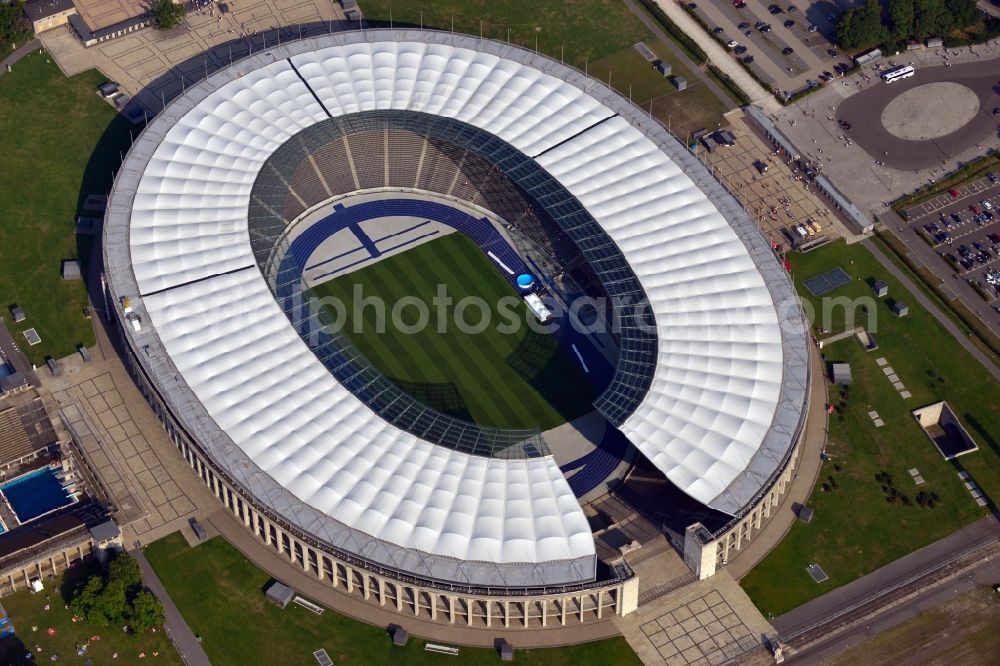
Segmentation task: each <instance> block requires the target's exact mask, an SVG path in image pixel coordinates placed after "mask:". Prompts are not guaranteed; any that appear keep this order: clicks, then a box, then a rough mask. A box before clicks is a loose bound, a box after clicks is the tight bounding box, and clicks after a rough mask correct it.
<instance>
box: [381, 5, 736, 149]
mask: <svg viewBox="0 0 1000 666" xmlns="http://www.w3.org/2000/svg"><path fill="white" fill-rule="evenodd" d="M361 8H362V10H363V11H364V13H365V17H366V18H367V19H368V20H369V21H371V22H373V23H378V22H384V23H385V24H388V22H389V18H390V17H389V12H390V10H391V11H392V21H393V24H394V25H396V26H399V25H401V24H403V23H408V24H413V25H420V24H421V12H423V21H422V23H423V26H424V27H427V28H437V29H442V30H450V29H451V26H452V17H454V27H455V31H456V32H464V33H467V34H470V35H477V36H478V35H479V29H480V21H482V30H483V35H484V36H485V37H489V38H492V39H496V40H499V41H507V28H508V27H510V29H511V32H510V41H511V43H513V44H519V45H521V46H524V47H526V48H530V49H533V48H535V38H536V37H537V38H538V50H539V51H541V52H542V53H545V54H547V55H549V56H551V57H553V58H557V59H559V58H562V59H563V60H564V61H565V62H566V63H567V64H570V65H573V66H575V67H577V68H578V69H581V70H583V69H586V70H587V71H588V72H589V73H590V74H591V75H592V76H593V77H595V78H597V79H599V80H601V81H604V82H605V83H607V82H608V71H609V70H610V72H611V86H612V87H613V88H615V89H616V90H617V91H618V92H620V93H621V94H622V95H625V96H626V97H627V96H628V94H629V86H630V85H631V87H632V100H633V101H634V102H635V103H636V104H638V105H639V106H640V107H642V108H645V109H648V108H649V100H653V115H654V116H656V118H658V119H659V120H660V121H661V122H662V123H663V124H664V125H666V124H667V119H668V117H669V118H670V122H671V129H672V130H673V132H674V133H675V134H677V135H678V136H680V137H682V138H683V137H684V136H685V135H686V134H687V133H688V132H690V131H693V130H696V129H699V128H701V127H713V126H715V125H716V123H719V122H721V121H722V114H723V113H725V112H726V110H727V109H726V105H725V104H724V103H723V102H722V101H721V100H720V99H719V98H717V97H716V96H715V95H714V93H712V91H711V90H709V89H708V87H707V86H706V85H705V84H704V83H703V82H702V81H701V80H700V79H698V78H697V77H696V76H694V74H693V73H691V72H690V71H689V70H688V69H687V68H686V67H684V66H683V65H681V63H680V61H679V60H678V59H677V57H676V56H675V55H674V50H675V49H676V48H677V47H676V46H674V45H667V44H664V43H662V42H660V41H658V40H655V39H653V35H652V33H650V32H649V30H648V29H647V28H646V26H645V25H644V24H643V23H642V21H641V20H640V19H639V17H638V16H636V15H635V14H634V13H633V12H632V11H630V10H629V8H628V7H627V6H625V3H623V2H618V1H617V0H570V1H568V2H558V3H556V2H531V1H530V0H505V1H504V2H491V1H489V0H434V1H433V2H429V3H428V2H419V1H418V0H361ZM536 28H539V29H537V30H536ZM640 41H643V42H645V43H646V45H647V46H649V47H650V48H651V49H652V50H653V52H654V53H655V54H656V55H657V57H659V58H660V59H661V60H663V61H664V62H669V63H670V64H671V65H672V66H673V71H674V74H676V75H678V76H682V77H684V78H686V79H687V81H688V89H687V90H684V91H677V90H676V89H675V88H674V87H673V84H671V83H670V81H668V80H667V79H664V78H663V77H662V76H660V75H659V74H657V73H656V72H655V71H653V69H652V68H651V67H650V66H649V63H647V62H646V59H645V58H643V57H642V56H640V55H639V53H638V51H636V50H635V48H633V46H634V44H635V43H636V42H640Z"/></svg>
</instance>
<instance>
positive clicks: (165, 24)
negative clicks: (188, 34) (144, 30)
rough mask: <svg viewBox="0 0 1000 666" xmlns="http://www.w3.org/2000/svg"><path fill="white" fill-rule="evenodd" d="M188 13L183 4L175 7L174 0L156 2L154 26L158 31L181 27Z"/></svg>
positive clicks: (154, 4)
mask: <svg viewBox="0 0 1000 666" xmlns="http://www.w3.org/2000/svg"><path fill="white" fill-rule="evenodd" d="M186 13H187V10H186V9H184V5H183V4H180V5H175V4H174V3H173V1H172V0H156V1H155V2H154V3H153V25H154V26H156V29H157V30H162V31H167V30H172V29H173V28H176V27H177V26H178V25H180V23H181V21H183V20H184V15H185V14H186Z"/></svg>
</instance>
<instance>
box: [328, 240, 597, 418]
mask: <svg viewBox="0 0 1000 666" xmlns="http://www.w3.org/2000/svg"><path fill="white" fill-rule="evenodd" d="M356 284H357V285H361V286H362V287H363V292H362V293H363V296H364V297H366V298H367V297H371V296H379V297H380V298H381V299H382V300H383V302H384V303H386V311H387V315H386V318H385V319H386V320H385V328H384V330H383V332H379V330H378V326H377V324H376V317H377V314H376V310H375V308H373V307H366V308H365V309H364V310H363V314H364V318H363V320H362V321H361V322H360V330H358V326H357V325H356V323H358V322H357V320H355V319H352V316H351V315H352V312H353V309H354V308H353V303H354V300H353V292H354V285H356ZM439 284H444V285H447V290H448V294H449V295H450V296H451V297H452V298H453V299H454V304H455V305H457V304H459V302H460V301H461V300H462V299H464V298H467V297H479V298H481V299H485V303H487V304H488V305H489V306H490V308H491V312H490V320H489V321H490V325H489V326H487V327H486V328H485V330H483V331H482V332H481V333H475V332H463V331H462V330H459V326H457V325H456V319H457V318H458V317H457V313H458V311H459V310H458V308H457V307H455V306H452V307H450V308H448V310H447V311H446V313H447V315H448V316H447V318H446V321H445V330H443V331H440V332H439V330H438V325H437V324H438V316H437V308H436V307H435V306H434V305H433V304H432V299H433V298H434V297H435V295H436V293H437V287H438V285H439ZM313 292H314V293H315V294H316V295H318V296H321V297H333V298H337V299H339V300H340V302H342V303H344V304H345V309H346V314H347V321H346V322H345V328H344V330H345V331H346V332H347V334H348V337H349V338H350V339H351V341H352V342H353V343H354V345H355V346H356V347H357V348H358V349H359V350H360V351H361V353H363V354H364V355H365V357H366V358H368V359H369V360H370V361H371V362H372V363H373V364H374V365H375V367H376V368H378V369H379V370H380V371H381V372H382V373H384V374H385V375H386V376H388V377H390V378H392V379H393V381H395V382H396V383H397V384H399V385H400V386H402V387H404V388H405V389H407V390H408V391H409V392H410V393H411V394H412V395H413V396H414V397H416V398H417V399H418V400H421V401H422V402H424V403H426V404H429V405H431V406H432V407H435V408H438V409H441V410H442V411H446V412H448V413H451V414H453V415H455V416H459V417H461V418H471V419H472V420H474V421H475V422H476V423H479V424H480V425H488V426H496V427H502V428H538V429H539V430H547V429H549V428H552V427H554V426H556V425H559V424H561V423H564V422H566V421H568V420H572V419H573V418H576V417H577V416H581V415H582V414H585V413H587V412H589V411H591V409H592V408H593V407H592V404H593V401H594V399H595V392H594V390H593V388H591V385H590V382H589V380H588V379H587V378H586V376H585V375H584V374H583V372H582V371H581V370H580V369H579V367H578V366H577V364H576V362H575V361H574V360H572V359H571V358H570V357H569V356H568V354H566V352H564V351H563V349H562V348H561V347H560V346H559V344H558V343H557V342H556V340H555V338H553V337H552V336H551V335H548V334H547V333H539V332H536V331H533V330H531V329H530V328H528V326H527V325H526V324H525V321H526V318H527V317H528V316H530V315H529V314H528V312H527V308H526V307H525V305H524V304H523V303H522V302H520V299H519V298H518V297H517V296H516V294H515V293H514V290H513V289H512V288H511V287H510V285H509V284H507V282H506V281H505V280H504V279H503V278H502V277H501V276H500V274H499V273H497V270H496V268H495V267H494V266H493V265H492V264H491V262H490V261H489V259H487V258H486V256H485V255H484V254H483V253H482V251H481V250H480V249H479V248H478V247H477V246H476V244H475V243H473V242H472V240H470V239H469V238H468V237H466V236H464V235H462V234H459V233H453V234H449V235H447V236H443V237H441V238H438V239H435V240H432V241H430V242H428V243H424V244H422V245H419V246H417V247H415V248H413V249H411V250H409V251H407V252H403V253H402V254H397V255H395V256H393V257H389V258H388V259H383V260H381V261H379V262H377V263H375V264H372V265H371V266H367V267H365V268H363V269H361V270H358V271H355V272H353V273H350V274H348V275H344V276H341V277H339V278H336V279H334V280H331V281H329V282H325V283H323V284H321V285H319V286H318V287H315V288H314V289H313ZM413 297H416V298H417V299H419V300H420V301H422V302H423V303H425V304H426V306H427V311H428V312H429V313H430V317H429V322H428V324H427V325H426V326H424V327H423V328H422V329H421V330H419V331H417V332H415V333H407V332H403V331H400V330H399V328H397V327H395V326H394V325H393V321H392V317H391V316H389V315H388V313H390V312H391V311H392V308H393V304H395V303H397V302H400V300H401V299H403V298H407V299H412V298H413ZM511 297H513V299H516V300H515V301H514V302H516V304H517V307H516V314H517V316H518V318H519V319H518V321H519V322H520V325H519V326H517V330H516V331H515V332H511V333H502V332H501V331H500V330H499V329H500V328H501V327H502V325H503V324H504V323H506V322H507V319H505V318H504V317H503V316H502V314H501V313H500V310H499V309H498V307H497V304H498V303H499V302H500V301H501V299H504V298H511ZM400 316H401V319H402V320H403V321H402V324H403V326H404V328H405V327H406V326H409V325H413V324H414V323H416V321H417V317H418V315H417V312H416V308H413V307H409V306H408V307H407V308H405V309H402V310H400ZM463 317H464V321H466V322H468V323H470V324H473V325H475V324H477V323H478V322H479V321H480V317H481V312H480V311H479V309H478V308H475V307H470V308H468V309H467V310H466V311H465V314H464V315H463Z"/></svg>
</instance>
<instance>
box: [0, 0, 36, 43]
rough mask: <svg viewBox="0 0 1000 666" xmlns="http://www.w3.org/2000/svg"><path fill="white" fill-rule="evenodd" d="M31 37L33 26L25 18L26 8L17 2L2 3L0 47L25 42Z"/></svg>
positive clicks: (0, 5) (0, 6) (0, 7)
mask: <svg viewBox="0 0 1000 666" xmlns="http://www.w3.org/2000/svg"><path fill="white" fill-rule="evenodd" d="M30 35H31V24H30V23H28V19H26V18H25V17H24V8H23V7H22V6H21V5H20V4H19V3H16V2H13V3H11V4H6V3H0V46H6V45H7V44H8V43H9V42H14V43H17V42H25V41H27V40H28V37H29V36H30Z"/></svg>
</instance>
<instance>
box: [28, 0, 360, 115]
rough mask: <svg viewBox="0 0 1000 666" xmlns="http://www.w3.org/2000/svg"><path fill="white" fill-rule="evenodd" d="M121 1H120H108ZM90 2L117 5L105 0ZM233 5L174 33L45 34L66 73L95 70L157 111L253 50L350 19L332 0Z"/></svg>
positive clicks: (191, 18) (192, 18)
mask: <svg viewBox="0 0 1000 666" xmlns="http://www.w3.org/2000/svg"><path fill="white" fill-rule="evenodd" d="M115 4H118V5H120V4H122V3H121V2H120V1H119V2H117V3H115V2H112V3H110V5H115ZM126 4H131V3H126ZM90 5H93V6H95V7H96V6H97V5H101V6H102V7H105V8H106V9H107V11H112V10H113V9H114V8H113V7H111V6H110V5H108V4H107V3H103V4H102V3H97V2H91V3H90ZM227 9H228V11H225V12H221V11H220V10H219V9H212V10H210V9H208V8H205V9H199V10H192V11H190V12H188V15H187V19H186V20H185V23H184V24H183V25H182V26H181V27H179V28H176V29H174V30H171V31H170V32H167V33H161V32H159V31H157V30H154V29H152V28H147V29H144V30H140V31H138V32H135V33H132V34H130V35H126V36H125V37H120V38H118V39H113V40H110V41H107V42H102V43H100V44H97V45H95V46H92V47H90V48H86V47H84V46H83V44H82V43H81V42H80V40H79V38H78V37H77V36H76V34H75V33H74V32H73V31H72V29H71V28H70V27H69V26H62V27H60V28H56V29H54V30H49V31H47V32H44V33H42V34H41V35H39V38H40V39H41V40H42V44H43V45H44V46H45V48H46V49H48V51H49V53H51V54H52V56H53V58H54V59H55V61H56V63H58V65H59V67H60V68H61V69H62V70H63V72H64V73H65V74H66V75H67V76H72V75H73V74H77V73H79V72H82V71H85V70H88V69H92V68H97V69H99V70H100V71H101V72H103V73H104V74H105V75H106V76H107V77H108V78H109V79H111V80H113V81H117V82H118V83H119V84H120V85H121V87H122V88H123V89H124V90H125V91H127V92H128V93H129V94H131V95H133V96H135V97H136V100H137V101H138V102H139V103H140V104H141V105H142V106H143V107H144V108H145V110H146V112H147V113H148V115H149V116H153V115H155V114H156V113H158V112H159V111H160V110H161V109H162V108H163V104H164V102H168V101H169V100H170V99H172V98H173V97H175V96H176V95H178V94H179V93H181V92H182V91H183V89H184V88H185V87H186V86H188V85H190V84H191V83H193V82H195V81H198V80H200V79H202V78H204V77H205V76H206V75H208V74H211V73H212V72H214V71H216V70H218V69H221V68H222V67H226V66H228V65H229V64H230V62H232V61H234V60H239V59H240V58H242V57H244V56H246V55H249V54H250V52H251V51H259V50H262V49H264V48H266V46H267V45H268V44H275V43H277V42H278V41H279V40H282V39H284V40H287V39H293V38H294V39H297V38H298V37H299V35H300V34H302V36H308V35H312V34H319V33H325V32H327V31H329V30H331V29H333V30H336V29H338V28H339V27H342V26H339V25H338V22H339V21H342V20H343V18H344V16H343V13H342V11H341V9H340V4H339V3H334V2H329V1H327V0H287V1H286V0H239V2H229V3H228V4H227ZM95 11H96V10H95ZM114 11H119V10H118V9H114ZM122 11H123V10H122ZM278 27H283V29H282V30H281V31H278V30H276V29H275V28H278ZM139 119H140V120H141V119H142V118H141V114H140V116H139Z"/></svg>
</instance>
